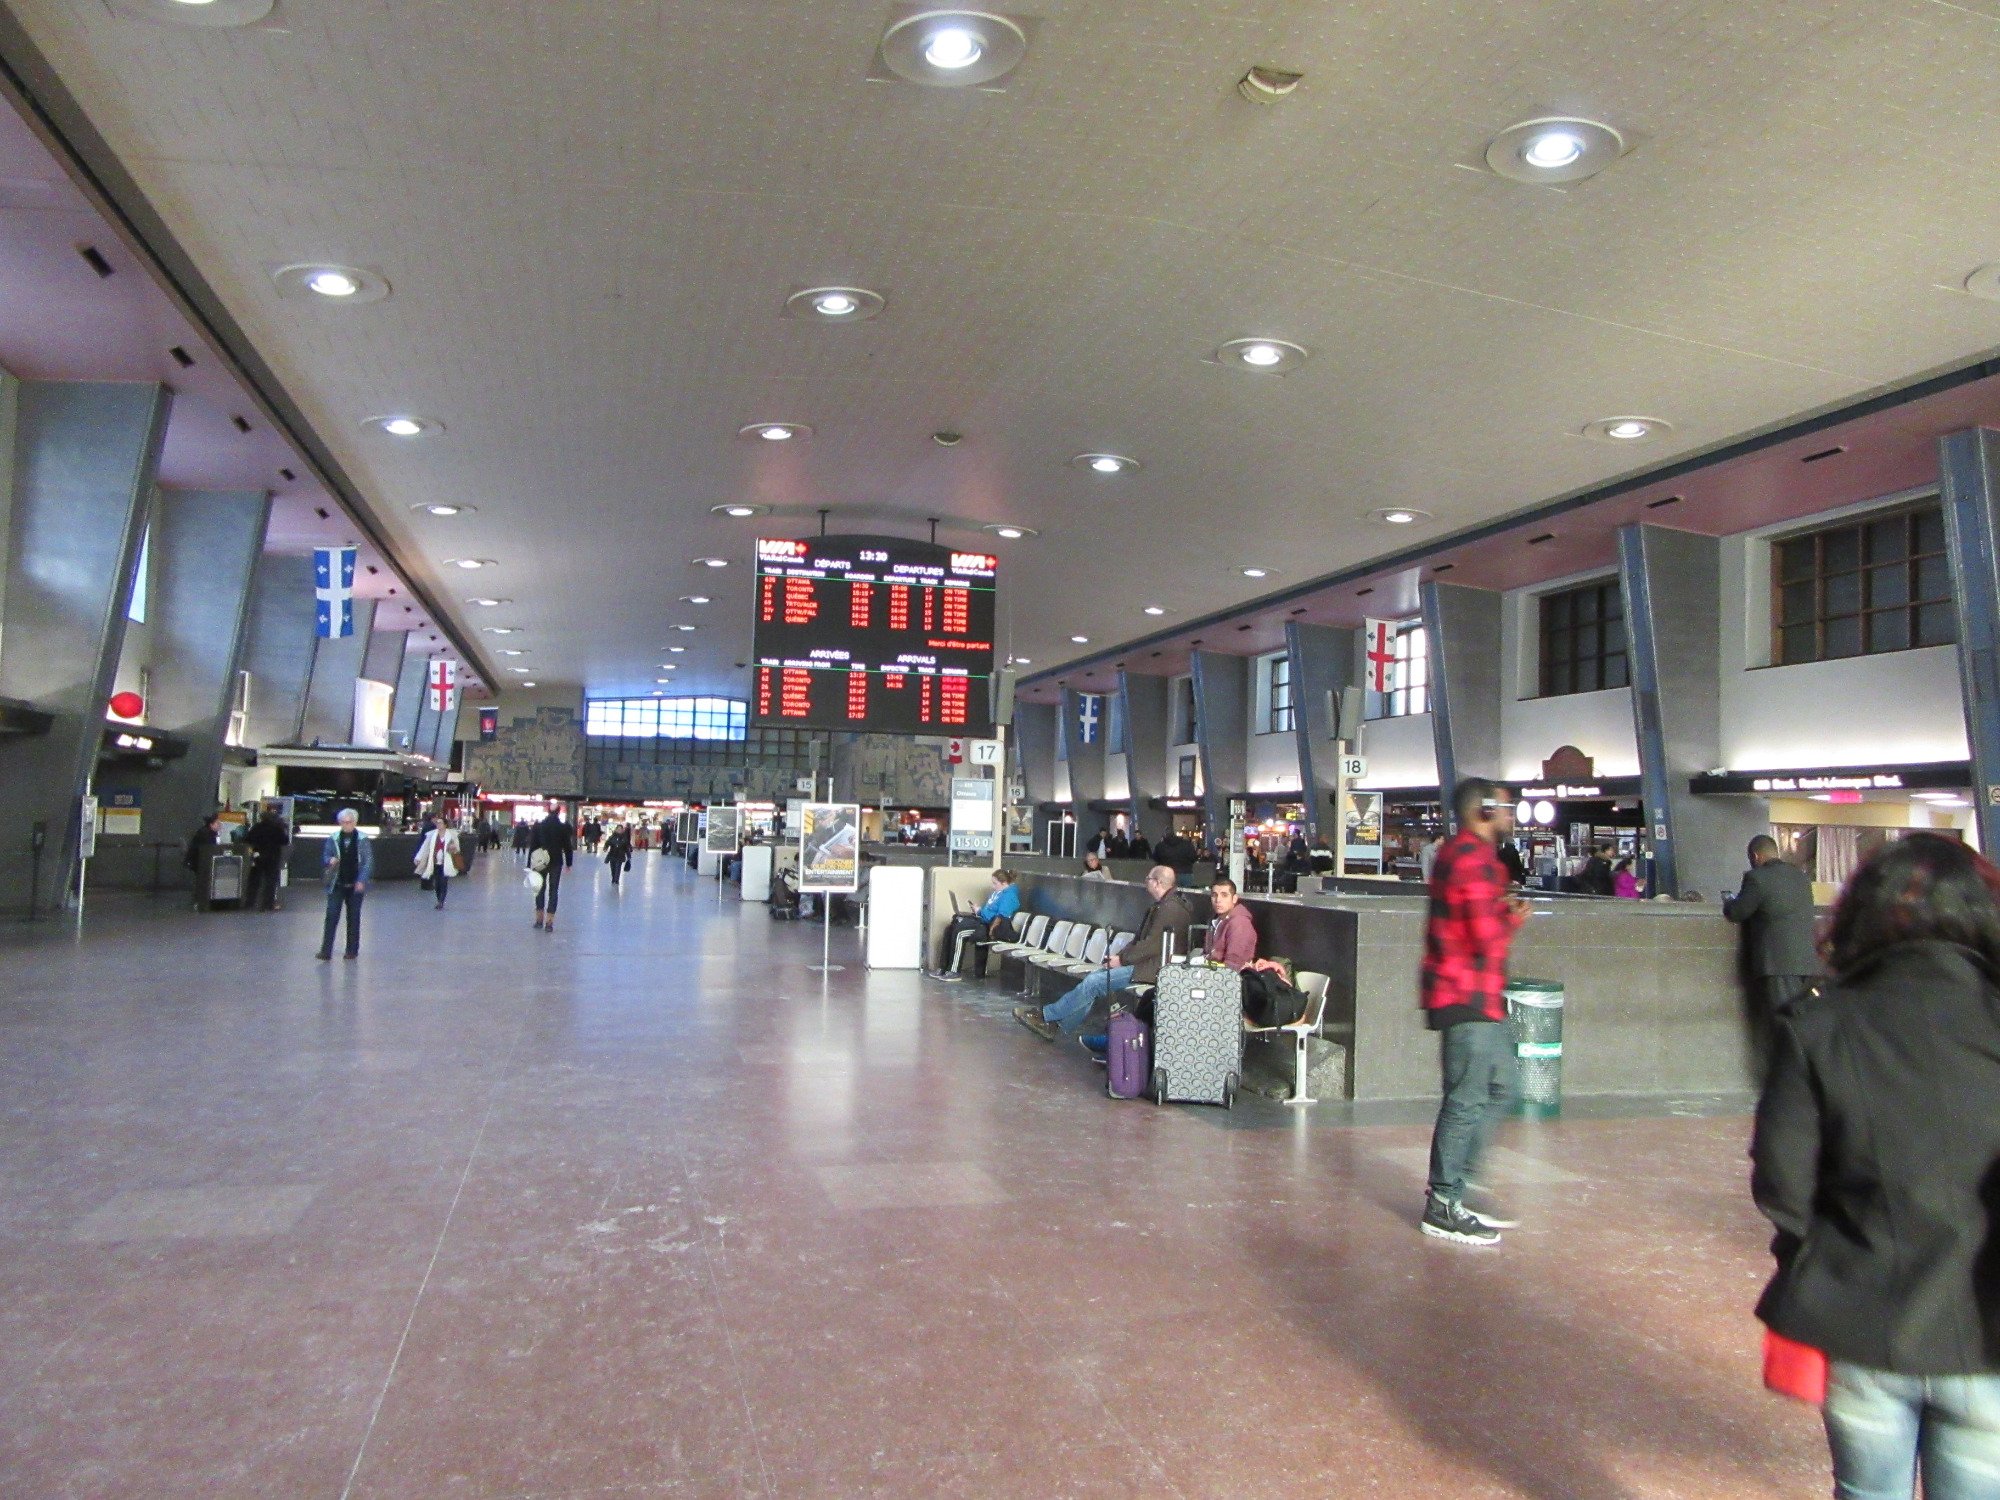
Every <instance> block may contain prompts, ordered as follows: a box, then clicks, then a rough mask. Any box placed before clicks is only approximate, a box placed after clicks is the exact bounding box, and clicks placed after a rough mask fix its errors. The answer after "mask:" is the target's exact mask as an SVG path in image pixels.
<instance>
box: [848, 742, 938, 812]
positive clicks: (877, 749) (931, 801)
mask: <svg viewBox="0 0 2000 1500" xmlns="http://www.w3.org/2000/svg"><path fill="white" fill-rule="evenodd" d="M951 776H952V771H951V767H949V766H947V765H946V764H945V762H944V741H943V740H938V739H910V738H906V737H904V736H902V735H888V734H857V735H845V736H842V735H836V736H835V737H834V743H833V795H834V799H835V800H836V801H841V802H865V803H867V804H869V805H870V806H873V807H880V806H883V805H889V806H908V807H943V806H944V805H945V804H946V803H948V802H950V801H951Z"/></svg>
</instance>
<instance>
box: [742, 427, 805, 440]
mask: <svg viewBox="0 0 2000 1500" xmlns="http://www.w3.org/2000/svg"><path fill="white" fill-rule="evenodd" d="M736 435H737V436H738V437H740V438H749V439H752V440H753V441H755V440H761V441H763V442H766V443H789V442H791V441H792V440H793V439H794V438H809V437H811V436H812V435H813V430H812V429H811V428H810V427H808V426H806V425H805V423H803V422H746V423H744V424H743V425H742V426H741V427H739V428H737V429H736Z"/></svg>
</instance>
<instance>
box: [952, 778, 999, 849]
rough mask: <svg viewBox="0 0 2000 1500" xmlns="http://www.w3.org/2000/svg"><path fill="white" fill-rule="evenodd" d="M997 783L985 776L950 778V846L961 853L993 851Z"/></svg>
mask: <svg viewBox="0 0 2000 1500" xmlns="http://www.w3.org/2000/svg"><path fill="white" fill-rule="evenodd" d="M993 792H994V783H993V782H991V781H988V780H987V779H986V778H985V777H983V776H954V777H953V778H952V781H951V847H952V848H953V849H954V850H957V851H959V852H961V853H967V854H990V853H992V852H993V832H994V819H993Z"/></svg>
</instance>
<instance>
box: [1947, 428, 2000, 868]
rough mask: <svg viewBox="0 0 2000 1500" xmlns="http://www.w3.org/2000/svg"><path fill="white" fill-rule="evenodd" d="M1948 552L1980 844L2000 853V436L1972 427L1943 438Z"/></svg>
mask: <svg viewBox="0 0 2000 1500" xmlns="http://www.w3.org/2000/svg"><path fill="white" fill-rule="evenodd" d="M1938 472H1939V474H1940V475H1941V476H1942V478H1943V482H1944V494H1943V501H1944V535H1945V548H1946V550H1947V551H1948V552H1949V554H1950V557H1951V597H1952V605H1953V608H1954V609H1955V610H1956V612H1957V615H1958V682H1959V692H1960V694H1961V696H1962V697H1963V699H1964V702H1965V738H1966V743H1967V744H1968V745H1969V746H1970V747H1971V749H1972V798H1973V814H1972V815H1973V817H1974V818H1975V819H1976V820H1977V821H1978V825H1979V847H1980V848H1981V849H1982V850H1983V851H1985V853H1986V855H1987V857H1988V858H1989V859H1990V858H1992V857H1993V856H1994V853H1995V851H1996V850H2000V432H1994V431H1992V430H1991V429H1989V428H1984V427H1976V428H1969V429H1967V430H1966V431H1964V432H1953V433H1947V434H1946V435H1945V436H1944V437H1942V438H1940V439H1939V440H1938Z"/></svg>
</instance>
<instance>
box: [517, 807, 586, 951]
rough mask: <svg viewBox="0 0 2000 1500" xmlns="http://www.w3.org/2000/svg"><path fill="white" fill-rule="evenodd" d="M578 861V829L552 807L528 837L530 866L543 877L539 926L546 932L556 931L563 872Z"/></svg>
mask: <svg viewBox="0 0 2000 1500" xmlns="http://www.w3.org/2000/svg"><path fill="white" fill-rule="evenodd" d="M575 863H576V830H575V829H573V828H571V827H570V825H569V824H567V823H565V822H564V821H563V818H562V809H561V808H560V807H551V808H550V809H549V810H548V813H547V815H546V816H545V817H544V818H543V819H542V821H541V822H539V823H537V824H536V825H535V831H534V833H533V834H531V835H530V836H529V839H528V868H529V869H530V870H533V871H535V872H536V873H538V874H539V875H540V876H541V877H542V883H541V885H540V886H538V887H537V888H536V890H535V925H536V926H537V927H539V928H541V929H542V930H543V931H544V932H554V931H555V930H556V905H557V903H558V902H560V901H561V900H562V878H563V871H565V870H567V869H569V868H570V867H571V866H572V865H574V864H575Z"/></svg>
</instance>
